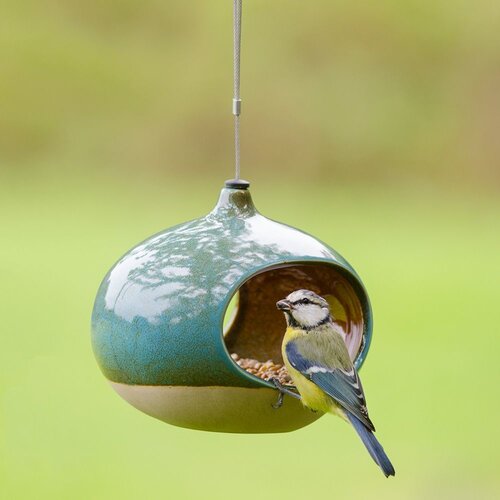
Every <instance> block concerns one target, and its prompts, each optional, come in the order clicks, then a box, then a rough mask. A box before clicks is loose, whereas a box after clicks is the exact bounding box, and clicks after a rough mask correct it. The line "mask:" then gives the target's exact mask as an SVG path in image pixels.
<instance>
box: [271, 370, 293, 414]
mask: <svg viewBox="0 0 500 500" xmlns="http://www.w3.org/2000/svg"><path fill="white" fill-rule="evenodd" d="M269 382H271V383H272V384H273V385H274V387H276V389H278V391H279V396H278V400H277V401H276V403H274V404H273V405H272V407H273V408H274V409H275V410H277V409H278V408H281V407H282V406H283V397H284V395H285V394H288V395H289V396H292V398H295V399H300V394H297V393H296V392H294V391H292V389H289V388H288V387H285V386H284V385H283V384H282V383H281V382H280V381H279V380H278V379H277V378H272V379H271V380H269Z"/></svg>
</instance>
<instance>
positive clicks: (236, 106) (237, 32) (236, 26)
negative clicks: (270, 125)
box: [233, 0, 242, 181]
mask: <svg viewBox="0 0 500 500" xmlns="http://www.w3.org/2000/svg"><path fill="white" fill-rule="evenodd" d="M241 9H242V0H234V5H233V41H234V60H233V63H234V88H233V115H234V166H235V180H236V181H239V180H240V114H241V97H240V60H241V55H240V52H241Z"/></svg>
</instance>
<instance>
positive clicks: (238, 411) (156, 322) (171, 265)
mask: <svg viewBox="0 0 500 500" xmlns="http://www.w3.org/2000/svg"><path fill="white" fill-rule="evenodd" d="M298 288H308V289H310V290H313V291H314V292H316V293H318V294H320V295H322V296H324V297H326V298H327V299H328V300H329V302H330V304H331V306H332V311H333V313H334V316H335V319H336V321H337V323H338V324H339V326H340V327H341V328H342V329H343V330H344V332H345V337H346V344H347V346H348V349H349V352H350V355H351V357H352V359H353V360H355V365H356V367H357V368H359V367H360V366H361V364H362V363H363V360H364V358H365V356H366V353H367V351H368V347H369V344H370V337H371V331H372V316H371V310H370V305H369V301H368V297H367V294H366V291H365V289H364V287H363V285H362V283H361V281H360V279H359V277H358V276H357V274H356V273H355V271H354V270H353V269H352V267H351V266H350V265H349V264H348V263H347V262H346V261H345V260H344V259H343V258H342V257H341V256H340V255H339V254H338V253H337V252H335V250H333V249H332V248H330V247H328V246H327V245H325V244H324V243H321V242H320V241H318V240H317V239H315V238H314V237H312V236H310V235H308V234H306V233H304V232H302V231H299V230H298V229H294V228H292V227H290V226H286V225H284V224H280V223H279V222H275V221H272V220H270V219H268V218H266V217H264V216H263V215H261V214H260V213H259V212H258V211H257V210H256V208H255V206H254V204H253V202H252V198H251V196H250V191H249V189H248V188H247V184H245V183H243V182H240V183H228V184H227V185H226V187H225V188H224V189H223V190H222V192H221V195H220V198H219V201H218V203H217V205H216V207H215V208H214V210H213V211H212V212H210V213H209V214H208V215H207V216H205V217H202V218H200V219H196V220H193V221H191V222H187V223H185V224H181V225H179V226H175V227H173V228H171V229H168V230H166V231H164V232H162V233H159V234H157V235H155V236H153V237H151V238H149V239H148V240H146V241H144V242H143V243H141V244H139V245H138V246H136V247H135V248H133V249H132V250H130V251H129V252H128V253H127V254H125V255H124V256H123V257H122V258H121V259H120V260H119V261H118V262H117V263H116V264H115V266H114V267H113V268H112V269H111V271H110V272H109V273H108V275H107V276H106V277H105V278H104V281H103V282H102V284H101V287H100V289H99V292H98V294H97V298H96V301H95V306H94V311H93V316H92V343H93V348H94V352H95V355H96V357H97V361H98V363H99V366H100V367H101V369H102V371H103V373H104V375H105V376H106V377H107V379H108V380H109V382H110V383H111V385H112V387H113V388H114V389H115V390H116V392H118V394H120V396H122V397H123V398H124V399H125V400H127V401H128V402H129V403H130V404H132V405H133V406H135V407H136V408H138V409H139V410H141V411H143V412H145V413H147V414H149V415H151V416H153V417H156V418H158V419H160V420H163V421H164V422H167V423H170V424H174V425H178V426H181V427H189V428H192V429H202V430H209V431H223V432H249V433H255V432H285V431H291V430H294V429H298V428H300V427H303V426H305V425H308V424H310V423H311V422H313V421H314V420H316V419H317V418H319V417H320V416H321V415H320V414H318V413H313V412H311V411H309V410H307V409H305V408H304V407H303V406H302V404H301V403H300V401H297V400H295V399H293V398H290V397H288V396H285V400H284V404H283V406H282V407H281V408H280V409H274V408H273V407H272V404H273V403H274V402H275V401H276V399H277V396H278V392H277V391H276V389H275V388H274V386H273V385H272V384H271V383H270V382H267V381H265V380H262V379H261V378H258V377H257V376H254V375H252V374H250V373H248V372H247V371H245V370H244V369H243V368H241V367H240V366H238V364H237V363H236V362H235V361H234V360H233V358H232V357H231V354H233V353H234V354H238V355H239V356H240V357H243V358H253V359H256V360H261V361H266V360H268V359H272V360H273V361H274V362H276V363H281V362H282V357H281V350H280V348H281V341H282V338H283V334H284V331H285V327H286V326H285V321H284V318H283V314H282V313H281V312H280V311H278V310H277V309H276V301H277V300H279V299H281V298H283V297H285V296H286V295H288V294H289V293H290V292H291V291H293V290H296V289H298ZM235 297H237V301H236V306H235V310H234V311H233V314H232V319H231V320H230V321H229V323H227V322H226V326H225V327H224V318H225V315H226V311H227V309H228V306H229V304H230V302H231V301H232V299H234V298H235ZM233 302H234V300H233Z"/></svg>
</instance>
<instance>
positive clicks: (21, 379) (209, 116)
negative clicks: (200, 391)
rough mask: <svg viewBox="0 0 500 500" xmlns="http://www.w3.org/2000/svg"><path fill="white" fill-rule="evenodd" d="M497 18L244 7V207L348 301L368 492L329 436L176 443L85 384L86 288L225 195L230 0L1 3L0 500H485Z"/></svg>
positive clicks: (424, 8) (499, 210)
mask: <svg viewBox="0 0 500 500" xmlns="http://www.w3.org/2000/svg"><path fill="white" fill-rule="evenodd" d="M499 19H500V4H498V3H495V2H491V1H485V0H479V1H476V2H474V3H473V4H472V3H470V2H460V1H458V2H457V1H455V2H452V1H450V0H435V1H432V2H431V1H429V0H420V1H418V2H417V1H415V0H407V1H405V2H396V1H385V0H382V1H381V2H377V3H376V4H367V3H356V2H345V1H341V0H334V1H326V0H319V1H316V2H307V3H306V2H285V1H284V0H275V1H274V2H266V1H264V0H252V1H247V2H245V1H244V28H243V37H244V48H243V70H242V79H243V80H242V95H243V98H244V107H243V112H244V115H243V124H242V134H243V138H242V155H243V174H244V177H246V178H249V179H250V180H251V181H252V193H253V196H254V200H255V202H256V204H257V207H258V208H259V209H260V211H261V212H263V213H264V214H265V215H267V216H269V217H271V218H274V219H278V220H280V221H283V222H286V223H288V224H292V225H295V226H298V227H300V228H302V229H304V230H306V231H308V232H311V233H313V234H314V235H316V236H317V237H319V238H320V239H322V240H324V241H326V242H328V243H329V244H330V245H332V246H333V247H334V248H336V249H337V250H338V251H339V252H340V253H342V254H343V255H344V256H345V257H346V258H347V259H348V260H349V261H350V262H351V263H352V264H353V265H354V267H355V268H356V269H357V271H358V272H359V274H360V275H361V277H362V278H363V280H364V282H365V285H366V287H367V289H368V291H369V293H370V296H371V299H372V303H373V308H374V314H375V331H374V341H373V344H372V347H371V350H370V353H369V356H368V358H367V362H366V364H365V366H364V367H363V370H362V378H363V381H364V387H365V390H366V392H367V399H368V403H369V407H370V411H371V415H372V417H373V420H374V421H375V423H376V425H377V428H378V434H377V435H378V436H379V438H380V440H381V441H382V443H383V444H384V446H385V448H386V450H387V451H388V453H389V455H390V457H391V459H392V460H393V462H394V464H395V466H396V470H397V476H396V478H395V479H393V480H385V479H384V478H383V476H382V474H381V473H380V471H379V470H378V469H377V467H376V466H375V465H374V464H373V463H371V460H370V458H369V456H368V455H367V453H366V452H365V450H364V449H363V446H362V444H361V443H360V442H358V438H357V437H356V436H355V434H354V432H353V431H352V430H350V429H349V428H348V427H347V426H346V425H345V424H344V423H343V422H341V421H340V420H338V419H335V418H333V417H324V418H322V419H321V420H320V421H318V422H317V423H315V424H313V425H312V426H310V427H307V428H305V429H303V430H300V431H297V432H295V433H291V434H282V435H256V436H253V435H250V436H248V435H223V434H220V435H219V434H209V433H203V432H194V431H188V430H184V429H178V428H174V427H170V426H167V425H166V424H163V423H161V422H159V421H155V420H153V419H151V418H149V417H147V416H145V415H143V414H141V413H139V412H137V411H136V410H134V409H133V408H132V407H130V406H128V405H127V404H126V403H124V402H123V401H121V400H120V399H119V398H118V396H116V395H115V394H114V393H113V391H112V390H111V389H110V388H109V387H108V386H107V384H106V382H105V379H104V377H103V376H102V375H101V374H100V372H99V370H98V368H97V366H96V364H95V362H94V359H93V355H92V352H91V348H90V338H89V321H90V313H91V309H92V304H93V298H94V295H95V293H96V291H97V287H98V284H99V282H100V280H101V279H102V277H103V276H104V274H105V273H106V271H107V270H108V269H109V267H110V266H111V265H112V264H113V262H114V261H115V260H116V259H117V258H118V257H119V256H120V255H121V254H123V253H124V252H125V251H126V250H127V249H128V248H130V247H132V246H133V245H135V244H136V243H137V242H138V241H140V240H142V239H144V238H146V237H147V236H149V235H150V234H152V233H154V232H157V231H159V230H161V229H163V228H166V227H168V226H170V225H173V224H176V223H179V222H182V221H184V220H187V219H190V218H193V217H197V216H199V215H202V214H204V213H206V212H207V211H208V210H210V209H211V208H212V206H213V204H214V203H215V201H216V198H217V195H218V190H219V189H220V187H221V186H222V183H223V181H224V179H226V178H229V177H231V176H232V140H233V139H232V118H231V115H230V106H231V92H232V81H231V78H232V45H231V44H232V26H231V22H232V2H230V1H229V0H226V1H225V2H221V1H218V2H215V1H213V2H206V1H205V2H202V1H201V0H196V1H192V2H181V1H170V2H160V1H158V0H144V1H142V2H138V1H136V0H120V1H118V0H105V1H103V0H101V1H96V0H88V1H87V2H82V1H81V0H66V1H64V2H56V1H53V0H48V1H47V2H36V1H34V0H16V1H13V0H3V2H2V5H1V15H0V60H1V65H0V228H1V230H0V242H1V244H0V280H1V281H0V284H1V286H0V304H1V311H2V319H1V322H0V325H1V326H0V332H1V338H2V347H1V349H0V497H2V498H6V499H10V498H12V499H14V498H15V499H17V498H21V499H24V498H27V499H31V498H36V499H38V498H41V499H45V498H51V499H53V498H57V499H59V498H62V499H66V498H72V499H73V498H75V499H79V498H82V499H89V498H91V499H105V498H106V499H110V498H131V499H134V498H179V499H198V498H200V499H201V498H203V499H205V498H206V499H228V498H239V499H242V500H245V499H255V498H289V499H299V498H304V497H308V498H309V497H310V498H312V497H332V498H333V497H336V498H348V497H351V498H356V499H358V498H388V499H391V498H394V499H403V498H404V499H406V498H409V499H422V498H425V499H433V498H436V499H437V498H439V499H443V498H453V499H469V498H472V497H473V498H475V499H483V498H498V497H499V496H500V475H499V474H498V470H499V468H500V449H499V444H500V439H499V438H500V431H499V426H498V423H497V420H498V416H497V414H498V411H499V410H500V404H499V402H498V398H497V393H498V387H497V385H498V382H500V368H499V363H498V355H499V354H500V353H499V348H500V337H499V333H500V332H499V328H498V318H497V316H498V301H499V298H500V294H499V291H498V282H499V276H500V263H499V255H500V234H499V226H500V224H499V220H500V200H499V196H498V195H499V193H500V189H499V188H500V182H499V181H500V169H499V168H498V167H499V163H500V140H499V132H500V97H499V96H500V93H499V92H498V88H499V85H500V69H499V68H500V30H498V22H499Z"/></svg>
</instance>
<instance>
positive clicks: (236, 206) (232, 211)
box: [211, 179, 257, 217]
mask: <svg viewBox="0 0 500 500" xmlns="http://www.w3.org/2000/svg"><path fill="white" fill-rule="evenodd" d="M249 186H250V183H249V182H248V181H244V180H242V179H232V180H229V181H226V183H225V187H224V188H223V189H222V191H221V193H220V196H219V201H218V202H217V205H215V208H214V209H213V210H212V212H211V214H212V215H216V216H222V217H251V216H252V215H255V214H256V213H257V209H256V208H255V205H254V204H253V200H252V195H251V194H250V190H249V189H248V188H249Z"/></svg>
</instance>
